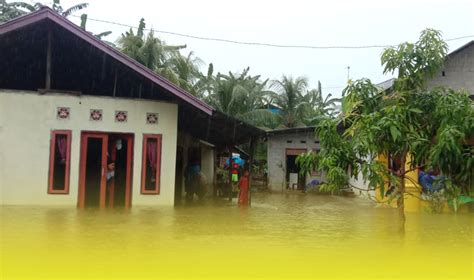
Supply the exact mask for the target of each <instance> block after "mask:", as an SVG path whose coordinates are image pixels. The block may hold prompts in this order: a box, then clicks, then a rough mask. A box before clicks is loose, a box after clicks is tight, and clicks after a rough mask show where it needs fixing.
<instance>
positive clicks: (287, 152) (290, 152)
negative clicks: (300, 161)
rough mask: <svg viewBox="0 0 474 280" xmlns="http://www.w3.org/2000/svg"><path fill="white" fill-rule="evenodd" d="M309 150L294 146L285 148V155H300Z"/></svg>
mask: <svg viewBox="0 0 474 280" xmlns="http://www.w3.org/2000/svg"><path fill="white" fill-rule="evenodd" d="M307 151H308V149H300V148H297V149H292V148H286V149H285V155H287V156H299V155H301V154H304V153H306V152H307Z"/></svg>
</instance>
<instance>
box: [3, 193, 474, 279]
mask: <svg viewBox="0 0 474 280" xmlns="http://www.w3.org/2000/svg"><path fill="white" fill-rule="evenodd" d="M0 209H1V210H0V211H1V244H0V246H1V248H0V249H1V259H0V261H1V275H0V278H2V279H9V278H34V279H38V278H47V279H51V278H58V279H64V278H76V279H85V278H99V279H103V278H109V279H117V278H133V279H137V278H154V279H179V278H201V279H211V278H212V279H229V278H235V279H251V278H255V279H257V278H258V279H301V278H311V279H314V278H320V279H474V277H473V263H474V262H473V261H474V257H473V222H474V215H473V214H472V213H471V214H467V213H464V214H457V215H454V214H429V213H417V214H415V213H411V214H410V213H408V214H407V223H406V232H405V235H404V236H401V235H399V234H398V220H397V219H398V216H397V211H396V209H390V208H386V207H380V206H377V205H375V204H373V203H372V202H370V201H366V200H363V199H359V198H345V197H337V196H314V195H303V194H297V193H291V194H256V195H254V196H253V198H252V207H251V208H238V207H237V206H236V205H235V204H228V202H226V201H219V202H218V203H215V202H212V201H208V202H206V203H205V204H204V205H201V204H195V205H192V206H187V207H132V208H131V209H130V210H123V209H122V210H102V211H100V210H79V209H76V208H73V207H20V206H4V207H1V208H0Z"/></svg>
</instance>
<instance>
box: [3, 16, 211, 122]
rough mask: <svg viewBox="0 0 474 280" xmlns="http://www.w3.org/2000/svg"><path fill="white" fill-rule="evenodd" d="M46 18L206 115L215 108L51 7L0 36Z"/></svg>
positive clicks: (11, 23) (9, 25)
mask: <svg viewBox="0 0 474 280" xmlns="http://www.w3.org/2000/svg"><path fill="white" fill-rule="evenodd" d="M46 19H49V20H50V21H52V22H54V23H55V24H57V25H59V26H61V27H62V28H64V29H65V30H67V31H68V32H69V33H71V34H73V35H74V36H76V37H78V38H80V39H81V40H83V41H85V42H86V43H88V44H89V45H91V46H92V47H94V48H96V49H98V50H100V51H101V52H103V53H105V54H107V55H109V56H110V57H112V58H113V59H114V60H116V61H118V62H120V63H121V64H122V65H124V66H125V67H127V68H129V69H131V70H133V71H134V72H136V73H137V74H138V75H140V76H142V77H143V78H145V79H148V80H150V81H151V82H153V83H154V84H156V85H158V86H159V87H161V88H163V89H164V90H166V91H167V92H169V93H171V94H172V95H174V96H175V97H177V98H178V99H180V100H182V101H184V102H186V103H187V104H189V105H191V106H193V107H195V108H197V109H199V110H201V111H203V112H204V113H206V114H207V115H212V113H213V111H214V110H215V109H214V108H213V107H211V106H210V105H208V104H206V103H205V102H203V101H201V100H199V99H198V98H197V97H195V96H193V95H192V94H190V93H188V92H186V91H185V90H183V89H181V88H179V87H178V86H176V85H174V84H173V83H171V82H170V81H168V80H167V79H165V78H163V77H161V76H160V75H158V74H156V73H154V72H153V71H152V70H150V69H148V68H146V67H145V66H143V65H142V64H140V63H138V62H137V61H135V60H134V59H132V58H130V57H128V56H127V55H125V54H123V53H122V52H120V51H119V50H117V49H115V48H113V47H112V46H109V45H108V44H107V43H105V42H103V41H101V40H100V39H98V38H96V37H95V36H94V35H92V34H90V33H88V32H87V31H85V30H83V29H82V28H80V27H79V26H77V25H75V24H74V23H72V22H71V21H69V20H67V19H66V18H64V17H62V16H60V15H59V14H57V13H56V12H54V11H53V10H52V9H50V8H48V7H43V8H42V9H40V10H39V11H36V12H33V13H30V14H28V15H25V16H22V17H19V18H16V19H13V20H11V21H9V22H7V23H5V24H3V25H0V36H2V35H5V34H7V33H9V32H12V31H16V30H20V29H21V28H23V27H26V26H30V25H33V24H35V23H38V22H40V21H43V20H46Z"/></svg>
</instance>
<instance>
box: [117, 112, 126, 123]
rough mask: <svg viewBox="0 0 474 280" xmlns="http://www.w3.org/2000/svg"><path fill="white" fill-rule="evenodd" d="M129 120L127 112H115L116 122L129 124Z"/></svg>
mask: <svg viewBox="0 0 474 280" xmlns="http://www.w3.org/2000/svg"><path fill="white" fill-rule="evenodd" d="M127 119H128V113H127V111H115V121H116V122H127Z"/></svg>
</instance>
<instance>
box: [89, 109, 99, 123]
mask: <svg viewBox="0 0 474 280" xmlns="http://www.w3.org/2000/svg"><path fill="white" fill-rule="evenodd" d="M89 120H91V121H96V122H97V121H102V110H101V109H91V111H90V117H89Z"/></svg>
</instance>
